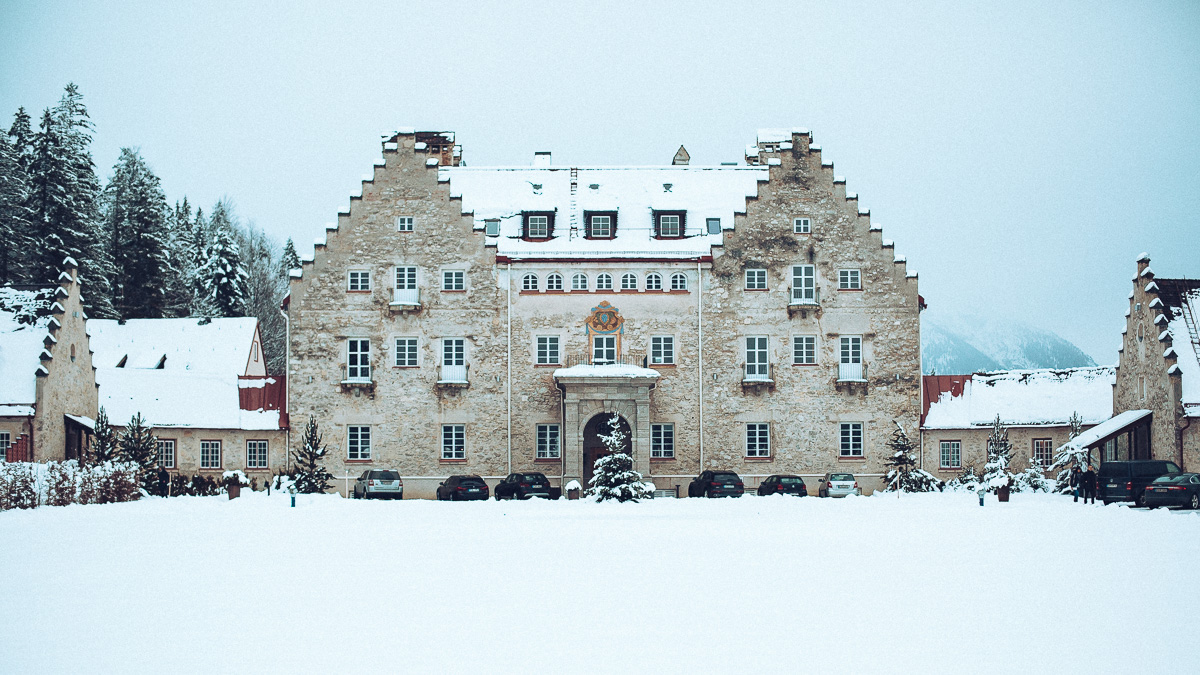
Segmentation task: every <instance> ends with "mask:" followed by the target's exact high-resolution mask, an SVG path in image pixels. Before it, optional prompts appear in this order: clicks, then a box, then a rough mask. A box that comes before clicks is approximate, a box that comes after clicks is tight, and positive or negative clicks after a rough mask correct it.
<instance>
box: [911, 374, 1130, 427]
mask: <svg viewBox="0 0 1200 675" xmlns="http://www.w3.org/2000/svg"><path fill="white" fill-rule="evenodd" d="M1114 374H1115V368H1114V367H1113V366H1100V367H1093V368H1068V369H1065V370H1054V369H1041V370H1009V371H998V372H992V373H976V374H974V375H971V376H967V377H961V376H960V377H955V378H947V379H946V383H947V384H948V386H947V388H946V389H944V390H942V391H940V392H937V396H938V397H937V399H936V400H933V401H931V402H930V403H929V412H928V414H927V415H926V416H925V421H924V424H923V425H922V426H924V427H925V428H928V429H969V428H973V427H985V426H988V425H990V424H992V422H993V421H994V420H995V419H996V416H997V415H999V416H1000V421H1001V422H1003V423H1004V424H1006V425H1038V426H1050V425H1065V424H1067V423H1068V421H1069V420H1070V419H1071V415H1072V413H1076V412H1078V413H1079V416H1080V417H1081V418H1082V419H1083V423H1084V424H1097V423H1099V422H1102V421H1104V420H1106V419H1108V418H1109V417H1110V416H1112V409H1113V408H1112V406H1113V393H1112V384H1113V379H1114ZM941 377H945V376H941ZM950 385H952V386H950ZM931 389H933V388H931V387H928V386H927V387H926V394H927V395H929V394H930V393H932V392H931ZM935 391H936V389H935Z"/></svg>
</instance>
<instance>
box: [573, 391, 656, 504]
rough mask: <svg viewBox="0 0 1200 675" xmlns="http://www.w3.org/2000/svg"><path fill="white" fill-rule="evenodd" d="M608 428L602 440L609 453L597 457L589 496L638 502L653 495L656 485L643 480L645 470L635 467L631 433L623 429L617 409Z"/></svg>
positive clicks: (609, 421)
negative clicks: (630, 444) (629, 445)
mask: <svg viewBox="0 0 1200 675" xmlns="http://www.w3.org/2000/svg"><path fill="white" fill-rule="evenodd" d="M608 428H609V432H608V433H607V434H601V435H600V440H601V441H602V442H603V443H604V447H605V448H607V449H608V451H609V454H608V455H605V456H604V457H601V458H600V459H598V460H596V464H595V473H594V474H593V475H592V480H591V482H590V483H589V485H591V487H589V488H588V491H587V494H588V496H589V497H595V498H596V501H598V502H602V501H605V500H608V499H615V500H617V501H618V502H631V501H632V502H636V501H637V500H639V499H649V498H651V497H653V496H654V485H653V484H652V483H646V482H643V481H642V474H640V473H638V472H637V471H634V470H633V458H632V457H630V456H629V451H628V447H627V446H628V442H629V434H628V433H627V432H626V431H624V430H623V429H621V418H620V417H619V416H617V414H616V413H613V416H612V417H611V418H610V419H609V420H608Z"/></svg>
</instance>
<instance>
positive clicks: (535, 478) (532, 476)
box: [524, 473, 546, 483]
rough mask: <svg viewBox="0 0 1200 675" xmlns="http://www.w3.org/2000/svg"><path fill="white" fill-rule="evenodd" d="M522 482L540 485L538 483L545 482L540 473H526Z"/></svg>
mask: <svg viewBox="0 0 1200 675" xmlns="http://www.w3.org/2000/svg"><path fill="white" fill-rule="evenodd" d="M524 480H526V481H529V482H533V483H540V482H542V481H544V480H546V477H545V476H543V475H542V474H540V473H527V474H525V476H524Z"/></svg>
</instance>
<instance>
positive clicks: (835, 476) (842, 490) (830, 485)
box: [817, 472, 862, 497]
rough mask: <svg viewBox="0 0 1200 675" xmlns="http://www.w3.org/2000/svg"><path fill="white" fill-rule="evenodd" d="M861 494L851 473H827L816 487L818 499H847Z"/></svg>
mask: <svg viewBox="0 0 1200 675" xmlns="http://www.w3.org/2000/svg"><path fill="white" fill-rule="evenodd" d="M861 494H862V490H861V489H860V488H859V487H858V481H857V480H855V478H854V474H852V473H833V472H830V473H827V474H825V477H824V478H822V479H821V484H820V485H818V486H817V496H818V497H849V496H850V495H861Z"/></svg>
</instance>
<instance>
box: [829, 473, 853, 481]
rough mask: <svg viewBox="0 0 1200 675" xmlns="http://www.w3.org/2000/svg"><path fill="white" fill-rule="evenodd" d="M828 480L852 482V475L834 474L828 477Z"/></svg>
mask: <svg viewBox="0 0 1200 675" xmlns="http://www.w3.org/2000/svg"><path fill="white" fill-rule="evenodd" d="M829 480H854V474H852V473H835V474H832V475H830V476H829Z"/></svg>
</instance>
